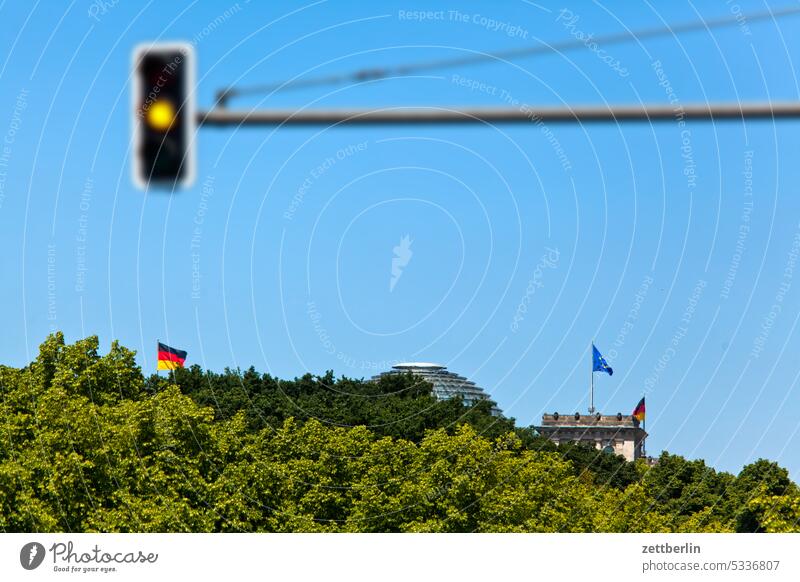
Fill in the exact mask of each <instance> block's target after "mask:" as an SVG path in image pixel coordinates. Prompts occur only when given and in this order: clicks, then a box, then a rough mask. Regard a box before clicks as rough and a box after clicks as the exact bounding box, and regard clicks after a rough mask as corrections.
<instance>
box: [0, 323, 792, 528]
mask: <svg viewBox="0 0 800 582" xmlns="http://www.w3.org/2000/svg"><path fill="white" fill-rule="evenodd" d="M98 350H99V344H98V339H97V337H89V338H86V339H84V340H80V341H77V342H75V343H73V344H67V343H65V341H64V337H63V335H62V334H60V333H57V334H54V335H51V336H49V337H48V338H47V339H46V340H45V341H44V343H43V344H42V345H41V347H40V350H39V354H38V356H37V357H36V359H35V360H34V361H33V362H31V364H29V365H28V366H26V367H24V368H21V369H17V368H11V367H6V366H0V531H17V532H35V531H36V532H39V531H40V532H53V531H67V532H96V531H110V532H217V531H220V532H221V531H231V532H234V531H267V532H296V531H312V532H313V531H347V532H407V531H408V532H472V531H475V532H592V531H607V532H668V531H673V532H679V531H748V532H761V531H770V532H771V531H781V532H783V531H800V527H799V526H798V522H800V493H798V489H797V486H796V485H795V484H794V483H793V482H792V481H791V480H790V479H789V476H788V473H787V472H786V470H785V469H783V468H781V467H779V466H778V465H776V464H775V463H771V462H769V461H765V460H759V461H757V462H755V463H752V464H750V465H747V466H746V467H744V469H743V470H742V471H741V473H740V474H739V475H738V476H734V475H731V474H728V473H722V472H717V471H715V470H714V469H713V468H711V467H708V466H706V465H705V463H704V462H703V461H689V460H687V459H684V458H683V457H680V456H677V455H670V454H668V453H663V454H662V455H661V457H660V458H659V459H658V463H657V464H655V465H654V466H652V467H650V466H648V465H646V464H645V463H642V462H637V463H628V462H626V461H625V460H624V459H622V458H621V457H618V456H614V455H608V454H605V453H602V452H600V451H597V450H596V449H593V448H591V447H588V446H584V445H577V444H565V445H561V446H559V447H556V446H555V445H554V444H553V443H551V442H550V441H547V440H546V439H543V438H541V437H539V436H538V435H536V433H535V432H534V431H533V430H532V429H530V428H523V427H517V426H516V425H515V422H514V420H513V419H510V418H504V417H495V416H492V415H491V411H490V408H491V405H490V404H489V403H483V404H480V405H478V406H475V407H473V408H467V407H465V406H464V405H463V403H462V402H461V401H460V400H457V399H454V400H448V401H439V400H437V399H435V398H434V397H433V396H432V395H431V387H430V385H428V384H426V383H425V382H421V381H420V380H419V379H418V378H416V377H413V376H411V375H407V376H388V377H384V378H381V379H380V380H379V381H377V382H369V381H364V380H359V379H349V378H335V377H334V375H333V373H332V372H328V373H327V374H325V375H323V376H313V375H310V374H308V375H305V376H303V377H301V378H297V379H294V380H289V381H287V380H280V379H277V378H273V377H271V376H269V375H267V374H263V375H262V374H259V373H258V372H256V371H255V370H254V369H252V368H251V369H248V370H246V371H244V372H240V371H231V370H226V371H224V372H223V373H213V372H208V371H203V370H201V369H200V368H199V367H197V366H192V367H191V368H188V369H181V370H177V371H176V373H175V374H174V375H173V376H170V377H159V376H156V375H152V376H150V377H147V378H145V377H144V376H143V375H142V371H141V369H140V368H139V367H138V366H137V364H136V361H135V357H134V356H135V354H134V352H132V351H131V350H128V349H126V348H125V347H123V346H121V345H119V344H118V343H116V342H114V343H113V344H112V345H111V349H110V350H109V352H108V353H107V354H105V355H100V354H99V352H98Z"/></svg>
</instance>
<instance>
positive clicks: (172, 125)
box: [133, 43, 196, 190]
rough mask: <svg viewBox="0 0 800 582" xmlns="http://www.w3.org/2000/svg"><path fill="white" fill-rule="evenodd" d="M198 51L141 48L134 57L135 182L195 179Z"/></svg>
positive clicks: (171, 183)
mask: <svg viewBox="0 0 800 582" xmlns="http://www.w3.org/2000/svg"><path fill="white" fill-rule="evenodd" d="M194 66H195V53H194V47H193V46H192V45H190V44H186V43H156V44H148V45H140V46H139V47H137V48H136V50H135V51H134V54H133V112H134V128H133V160H134V161H133V180H134V182H135V183H136V184H137V185H138V186H139V187H141V188H148V187H160V188H167V189H170V190H172V189H175V188H178V187H186V186H190V185H191V184H192V182H193V181H194V177H195V151H194V145H193V144H194V139H195V129H196V122H195V115H196V112H195V105H194V94H195V90H194Z"/></svg>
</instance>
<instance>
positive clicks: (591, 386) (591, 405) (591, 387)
mask: <svg viewBox="0 0 800 582" xmlns="http://www.w3.org/2000/svg"><path fill="white" fill-rule="evenodd" d="M592 348H594V340H592V343H591V345H590V346H589V356H590V357H591V358H592V365H591V366H589V376H590V378H591V380H590V381H589V414H594V350H593V349H592Z"/></svg>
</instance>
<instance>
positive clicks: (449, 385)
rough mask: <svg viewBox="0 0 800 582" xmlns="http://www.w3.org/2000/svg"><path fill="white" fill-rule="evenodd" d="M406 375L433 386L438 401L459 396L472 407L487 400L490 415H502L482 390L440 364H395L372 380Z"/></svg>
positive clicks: (465, 403) (466, 404)
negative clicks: (412, 375)
mask: <svg viewBox="0 0 800 582" xmlns="http://www.w3.org/2000/svg"><path fill="white" fill-rule="evenodd" d="M408 373H411V374H414V375H415V376H418V377H420V378H421V379H423V380H425V381H427V382H430V384H431V385H432V386H433V395H434V396H435V397H436V398H438V399H439V400H448V399H450V398H454V397H456V396H460V397H461V398H462V400H463V402H464V405H465V406H474V405H475V404H477V403H478V402H480V401H482V400H489V401H490V402H491V403H492V414H493V415H495V416H499V415H500V414H502V411H501V410H500V409H499V408H498V407H497V405H496V404H495V403H494V402H493V401H492V400H491V399H490V398H489V396H488V395H487V394H486V392H485V391H484V390H483V388H481V387H480V386H478V385H476V384H475V382H472V381H471V380H468V379H467V378H465V377H464V376H459V375H458V374H456V373H454V372H450V371H448V369H447V367H446V366H442V365H441V364H432V363H428V362H406V363H402V364H397V365H395V366H392V369H391V370H389V371H388V372H383V373H382V374H378V375H377V376H373V377H372V380H377V379H379V378H380V377H381V376H386V375H391V374H408Z"/></svg>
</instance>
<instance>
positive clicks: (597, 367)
mask: <svg viewBox="0 0 800 582" xmlns="http://www.w3.org/2000/svg"><path fill="white" fill-rule="evenodd" d="M592 372H606V373H607V374H608V375H609V376H613V375H614V370H613V369H611V366H609V365H608V362H606V359H605V358H604V357H603V354H601V353H600V352H598V351H597V348H596V347H594V344H592Z"/></svg>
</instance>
